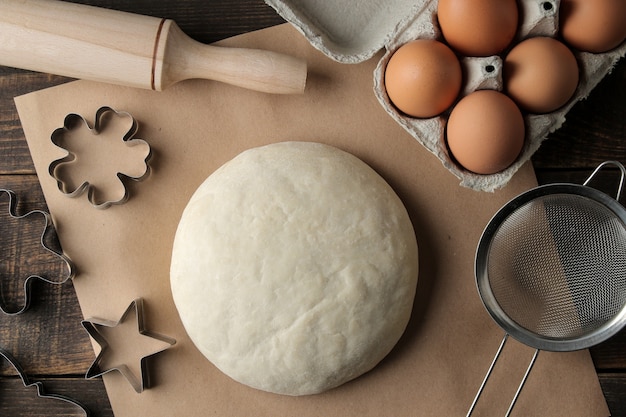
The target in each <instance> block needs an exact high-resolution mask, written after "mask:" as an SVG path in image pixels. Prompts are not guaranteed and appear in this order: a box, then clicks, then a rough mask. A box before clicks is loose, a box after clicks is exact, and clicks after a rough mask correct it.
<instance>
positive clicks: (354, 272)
mask: <svg viewBox="0 0 626 417" xmlns="http://www.w3.org/2000/svg"><path fill="white" fill-rule="evenodd" d="M417 270H418V257H417V244H416V241H415V234H414V231H413V227H412V225H411V222H410V220H409V217H408V215H407V212H406V210H405V208H404V206H403V205H402V203H401V201H400V199H399V198H398V197H397V195H396V194H395V193H394V192H393V190H392V189H391V187H390V186H389V185H388V184H387V183H386V182H385V181H384V180H383V179H382V178H381V177H380V176H379V175H378V174H376V173H375V172H374V171H373V170H372V169H371V168H370V167H368V166H367V165H366V164H365V163H363V162H362V161H361V160H359V159H357V158H356V157H354V156H352V155H350V154H348V153H345V152H343V151H340V150H338V149H336V148H333V147H330V146H326V145H322V144H316V143H308V142H283V143H278V144H273V145H267V146H264V147H260V148H254V149H251V150H248V151H245V152H243V153H241V154H240V155H239V156H237V157H236V158H234V159H233V160H231V161H230V162H228V163H226V164H225V165H224V166H222V167H221V168H220V169H218V170H217V171H215V173H213V174H212V175H211V176H209V177H208V178H207V180H206V181H205V182H204V183H203V184H202V185H201V186H200V187H199V188H198V189H197V191H196V192H195V194H194V195H193V196H192V198H191V199H190V201H189V203H188V205H187V207H186V208H185V211H184V213H183V215H182V218H181V220H180V224H179V226H178V230H177V232H176V237H175V241H174V247H173V253H172V264H171V287H172V294H173V297H174V301H175V303H176V307H177V309H178V311H179V314H180V317H181V320H182V322H183V324H184V326H185V329H186V331H187V333H188V334H189V337H190V338H191V340H192V341H193V342H194V344H195V345H196V346H197V348H198V349H199V350H200V351H201V352H202V353H203V354H204V355H205V356H206V357H207V358H208V359H209V360H210V361H211V362H212V363H213V364H214V365H215V366H217V367H218V368H219V369H220V370H221V371H222V372H224V373H225V374H227V375H228V376H230V377H231V378H233V379H234V380H236V381H239V382H241V383H243V384H246V385H249V386H251V387H254V388H257V389H261V390H265V391H270V392H274V393H279V394H287V395H305V394H315V393H320V392H322V391H325V390H328V389H330V388H333V387H336V386H338V385H341V384H343V383H344V382H347V381H349V380H351V379H353V378H356V377H357V376H359V375H361V374H363V373H364V372H367V371H369V370H370V369H372V368H373V367H374V366H375V365H376V364H377V363H378V362H379V361H380V360H381V359H383V358H384V357H385V355H387V353H389V351H390V350H391V349H392V348H393V346H394V345H395V344H396V342H397V341H398V339H399V338H400V336H401V335H402V333H403V332H404V329H405V327H406V324H407V322H408V320H409V316H410V314H411V309H412V306H413V298H414V295H415V287H416V283H417V272H418V271H417Z"/></svg>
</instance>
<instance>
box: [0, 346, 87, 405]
mask: <svg viewBox="0 0 626 417" xmlns="http://www.w3.org/2000/svg"><path fill="white" fill-rule="evenodd" d="M0 356H2V357H3V358H4V359H5V360H6V361H7V362H8V363H10V364H11V366H13V368H14V369H15V371H16V372H17V374H18V376H19V377H20V379H21V380H22V384H23V385H24V388H29V387H37V396H38V397H39V398H44V399H51V400H59V401H64V402H66V403H69V404H71V405H72V406H74V407H76V408H77V409H80V410H81V411H82V414H83V415H84V416H85V417H89V416H90V412H89V410H88V409H87V407H85V406H84V405H83V404H81V403H80V402H78V401H76V400H75V399H73V398H70V397H66V396H65V395H60V394H51V393H48V392H46V390H45V388H44V385H43V382H41V381H35V382H31V381H30V379H29V378H28V375H26V373H25V372H24V369H23V368H22V366H21V365H20V363H19V362H18V361H17V359H15V357H13V355H11V354H10V353H9V352H8V351H6V350H4V349H3V348H1V347H0Z"/></svg>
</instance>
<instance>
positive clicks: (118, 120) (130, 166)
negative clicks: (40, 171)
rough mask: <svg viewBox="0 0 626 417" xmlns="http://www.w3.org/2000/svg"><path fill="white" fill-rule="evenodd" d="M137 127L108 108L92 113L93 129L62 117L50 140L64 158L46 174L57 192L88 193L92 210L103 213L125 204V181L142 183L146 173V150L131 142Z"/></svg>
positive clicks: (148, 153) (129, 117)
mask: <svg viewBox="0 0 626 417" xmlns="http://www.w3.org/2000/svg"><path fill="white" fill-rule="evenodd" d="M138 128H139V125H138V123H137V121H136V120H135V118H134V117H133V116H132V115H131V114H130V113H127V112H123V111H117V110H114V109H112V108H111V107H108V106H104V107H100V108H99V109H98V110H97V111H96V116H95V121H94V125H93V128H92V127H90V126H89V123H88V122H87V120H86V119H85V118H84V117H83V116H81V115H78V114H75V113H70V114H68V115H67V116H65V119H64V122H63V126H62V127H60V128H58V129H55V130H54V132H52V135H51V138H50V139H51V141H52V143H53V144H54V145H56V146H57V147H59V148H61V149H63V150H65V151H66V152H67V155H66V156H64V157H63V158H60V159H56V160H54V161H53V162H52V163H51V164H50V165H49V166H48V173H49V174H50V176H52V177H53V178H54V179H55V180H56V181H57V186H58V188H59V190H60V191H61V192H62V193H63V194H65V195H67V196H69V197H78V196H80V195H81V194H83V193H84V192H87V198H88V200H89V202H90V203H91V205H92V206H94V207H96V208H99V209H105V208H108V207H110V206H111V205H113V204H123V203H125V202H126V201H127V200H128V198H129V196H130V193H129V191H128V186H129V181H131V180H132V181H142V180H144V179H145V178H147V177H148V176H149V174H150V166H149V165H148V161H149V160H150V158H151V156H152V151H151V149H150V145H149V144H148V143H147V142H146V141H144V140H142V139H137V138H135V137H134V136H135V134H136V133H137V130H138Z"/></svg>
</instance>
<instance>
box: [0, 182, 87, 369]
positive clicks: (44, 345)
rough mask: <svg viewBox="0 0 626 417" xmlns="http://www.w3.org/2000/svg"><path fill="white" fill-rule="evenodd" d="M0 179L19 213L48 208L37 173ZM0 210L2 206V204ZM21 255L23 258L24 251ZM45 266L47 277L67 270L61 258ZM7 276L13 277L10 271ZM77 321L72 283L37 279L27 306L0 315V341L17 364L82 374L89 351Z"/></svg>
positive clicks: (2, 367) (26, 256) (78, 313)
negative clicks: (22, 310) (15, 200)
mask: <svg viewBox="0 0 626 417" xmlns="http://www.w3.org/2000/svg"><path fill="white" fill-rule="evenodd" d="M0 181H1V184H0V187H3V188H9V189H12V190H13V191H15V193H16V194H17V196H18V199H19V204H18V207H17V209H18V212H19V213H21V214H23V213H25V212H28V211H31V210H47V207H46V204H45V201H44V197H43V193H42V191H41V187H40V185H39V182H38V181H37V177H36V176H33V175H16V176H8V175H3V176H0ZM0 209H2V210H6V207H5V206H2V207H0ZM30 237H31V238H32V237H33V236H30ZM23 255H24V257H25V258H28V253H26V254H23ZM47 268H48V269H47V270H46V271H45V273H47V274H48V275H49V276H50V277H53V276H59V275H61V274H64V273H65V272H66V269H65V267H64V265H63V264H62V263H51V264H49V265H47ZM4 278H6V277H4ZM9 278H13V277H12V276H11V275H9ZM20 294H21V292H20ZM8 296H9V297H11V296H10V295H8ZM11 298H13V297H11ZM20 301H21V300H20ZM81 320H82V314H81V312H80V308H79V305H78V300H77V298H76V293H75V292H74V288H73V286H72V283H71V282H68V283H65V284H62V285H51V284H46V283H37V284H35V285H34V286H33V291H32V305H31V307H30V308H29V309H28V310H27V311H26V312H25V313H23V314H21V315H17V316H6V315H1V316H0V346H2V347H4V348H5V349H7V350H9V351H10V352H11V353H13V354H14V355H16V356H20V357H23V358H24V360H23V363H22V366H23V367H24V368H25V370H26V372H28V373H33V374H40V375H65V374H84V373H85V372H86V371H87V368H88V367H89V365H90V364H91V361H92V360H93V358H94V353H93V350H92V348H91V345H90V343H89V336H88V334H87V333H86V332H85V330H84V329H83V328H82V326H81V324H80V321H81ZM60 335H62V337H59V336H60ZM7 372H9V373H10V372H12V369H11V368H10V367H8V366H6V364H3V365H1V366H0V374H6V373H7Z"/></svg>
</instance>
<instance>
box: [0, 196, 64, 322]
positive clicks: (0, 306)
mask: <svg viewBox="0 0 626 417" xmlns="http://www.w3.org/2000/svg"><path fill="white" fill-rule="evenodd" d="M3 194H5V195H7V196H8V198H9V203H8V214H9V216H10V217H11V218H13V219H16V220H24V219H28V218H30V217H34V216H38V217H41V218H42V219H43V224H44V227H43V230H42V233H41V236H40V238H39V243H40V245H41V246H42V247H43V248H44V249H45V250H46V251H47V252H49V253H51V254H52V255H53V256H55V257H57V258H58V259H59V260H60V261H61V262H63V264H64V265H65V268H66V269H67V274H66V275H65V276H64V277H63V278H62V279H61V280H51V279H49V278H47V277H44V276H42V275H39V274H32V275H29V276H28V277H26V279H25V280H24V286H23V289H24V302H23V304H22V307H21V308H19V309H18V310H17V311H9V310H8V308H6V305H5V303H4V296H3V295H2V294H1V290H0V296H1V297H0V310H1V311H2V312H3V313H4V314H7V315H11V316H14V315H18V314H22V313H23V312H25V311H26V310H27V309H28V307H30V303H31V287H32V283H33V282H34V281H35V280H39V281H43V282H46V283H48V284H55V285H61V284H64V283H66V282H67V281H69V280H71V279H72V278H74V275H75V268H74V264H73V263H72V261H71V260H70V258H69V257H68V256H67V255H65V254H64V253H63V251H62V250H61V249H60V246H59V249H57V248H53V247H52V246H50V245H49V244H48V243H49V242H50V236H54V237H55V239H56V229H55V228H54V223H53V222H52V217H51V216H50V214H49V213H48V212H45V211H43V210H32V211H29V212H28V213H26V214H23V215H18V214H17V210H16V208H17V196H16V195H15V193H14V192H13V191H11V190H7V189H3V188H0V197H1V196H2V195H3ZM0 262H5V260H4V259H0Z"/></svg>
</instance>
